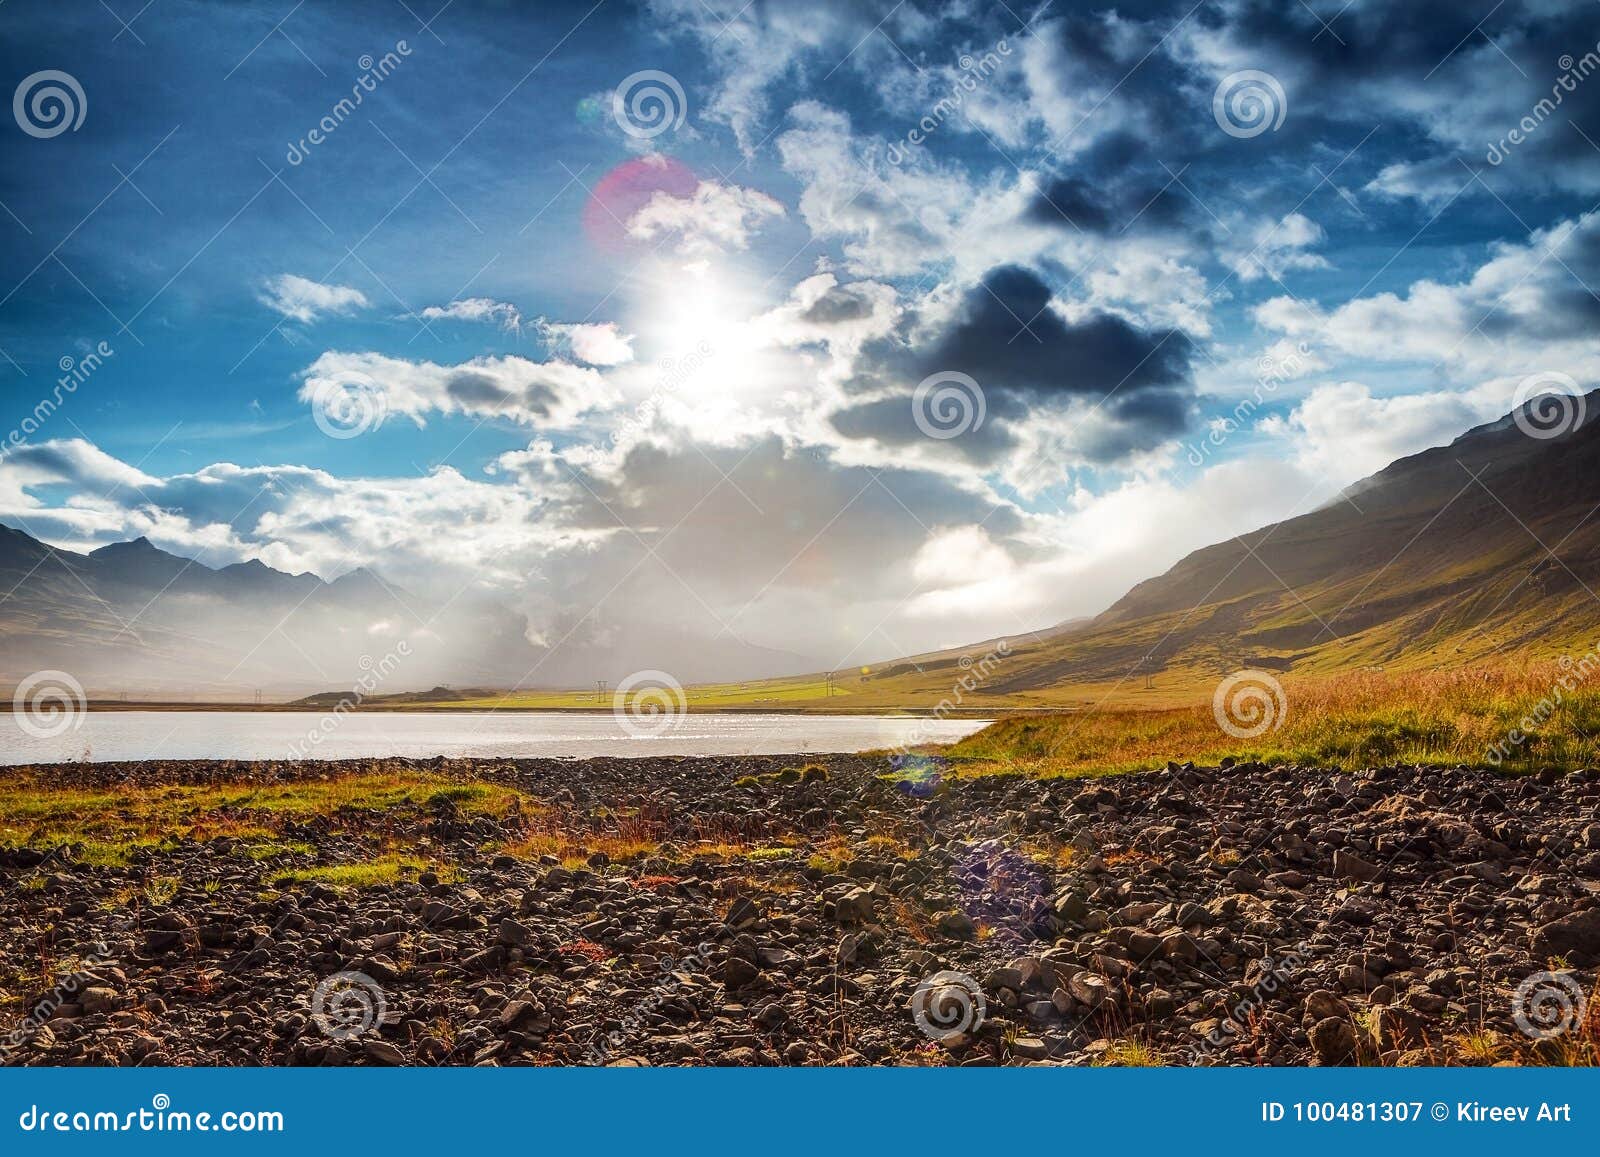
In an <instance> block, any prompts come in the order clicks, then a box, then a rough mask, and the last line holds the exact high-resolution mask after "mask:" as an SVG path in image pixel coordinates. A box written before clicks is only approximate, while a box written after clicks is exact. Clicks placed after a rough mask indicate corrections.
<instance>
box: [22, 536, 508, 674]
mask: <svg viewBox="0 0 1600 1157" xmlns="http://www.w3.org/2000/svg"><path fill="white" fill-rule="evenodd" d="M525 634H526V622H525V621H524V620H523V619H522V617H521V616H519V615H516V614H514V613H513V612H511V611H510V610H508V609H507V608H505V607H503V606H500V605H499V604H497V603H494V602H493V601H491V600H487V599H484V598H481V597H477V596H474V595H470V594H469V595H466V596H463V597H461V598H459V599H456V600H453V601H452V602H451V603H449V604H446V605H443V606H434V605H432V604H431V603H430V602H429V601H428V600H425V599H421V598H418V597H416V596H414V595H412V594H410V593H409V592H407V591H405V590H403V589H401V588H398V587H396V586H394V585H392V584H388V583H385V582H384V581H383V580H382V579H381V578H380V577H379V576H378V575H377V574H375V573H373V572H372V571H369V570H365V569H362V570H356V571H352V572H350V573H349V574H346V575H343V576H341V577H340V578H338V579H335V580H334V581H332V582H324V581H323V580H322V579H321V578H319V577H318V576H316V575H314V574H286V573H284V572H283V571H280V570H276V569H274V568H273V567H270V566H268V565H266V564H265V563H264V562H262V561H261V560H259V559H250V560H247V561H245V562H240V563H234V564H232V565H229V566H223V567H218V568H212V567H208V566H206V565H204V564H203V563H200V562H197V561H195V560H193V559H188V558H184V557H182V556H179V555H175V554H171V553H169V552H167V551H164V550H161V549H160V548H159V547H157V546H155V545H154V544H153V543H151V542H150V541H149V540H148V539H146V538H137V539H134V540H133V541H131V542H118V543H112V544H110V545H109V546H103V547H100V548H99V549H98V550H94V551H90V552H89V553H88V554H78V553H76V552H73V551H68V550H59V549H56V548H54V547H51V546H48V545H46V544H45V543H42V542H39V541H38V540H37V539H34V538H32V537H31V536H29V535H27V534H25V533H24V532H22V531H20V530H16V529H13V528H11V527H7V526H0V684H3V683H7V682H16V681H18V680H20V679H21V678H23V677H24V676H26V675H27V674H29V673H30V672H32V671H35V670H40V669H44V668H56V669H60V670H65V671H68V672H70V673H71V674H72V675H73V676H74V677H75V678H77V679H78V680H79V681H80V682H81V683H83V684H84V685H85V686H87V687H90V688H94V689H101V690H111V689H117V690H132V691H134V692H135V693H136V694H154V695H158V696H162V697H174V696H178V697H192V698H200V699H203V698H217V697H226V698H240V697H247V696H249V694H250V692H251V691H253V690H254V689H258V688H259V689H261V690H262V691H263V692H264V693H266V694H268V695H269V696H271V697H273V698H279V697H283V696H287V695H292V694H303V693H305V692H307V691H313V690H320V689H325V688H327V687H329V686H330V685H331V686H346V687H348V686H353V685H356V684H357V682H358V680H360V679H361V678H362V676H363V675H366V674H367V673H368V672H370V671H373V670H376V669H380V668H382V669H385V670H386V673H385V675H384V680H383V686H382V687H381V688H379V689H387V690H405V689H407V688H413V687H427V686H432V685H434V684H436V683H446V682H448V683H456V684H459V683H467V684H482V683H485V682H510V681H512V680H515V679H516V678H518V677H519V676H521V675H522V674H524V673H525V672H526V671H527V670H528V669H529V668H530V667H532V666H534V664H535V663H537V662H538V659H539V652H538V651H537V650H536V649H535V648H534V647H533V646H532V645H531V644H529V643H528V642H527V640H526V638H525ZM386 660H387V662H386Z"/></svg>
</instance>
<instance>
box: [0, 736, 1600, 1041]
mask: <svg viewBox="0 0 1600 1157" xmlns="http://www.w3.org/2000/svg"><path fill="white" fill-rule="evenodd" d="M796 762H797V761H796V760H794V759H750V758H739V759H715V758H705V759H678V760H675V759H643V760H593V761H587V762H563V761H554V760H527V761H443V760H438V761H432V762H430V763H418V764H406V763H405V762H404V761H388V762H386V764H385V766H388V767H395V766H404V767H412V768H420V769H426V770H427V772H428V773H429V774H430V775H438V776H442V777H445V778H447V779H449V780H451V781H460V782H470V781H483V780H487V781H492V782H494V783H495V784H500V785H508V786H510V787H513V788H515V789H516V791H517V792H518V793H520V795H519V797H518V799H519V802H518V803H517V804H516V805H515V806H513V807H512V808H510V809H509V810H508V811H506V812H505V813H504V814H498V815H495V814H481V813H473V812H471V811H469V810H464V809H462V808H460V807H459V806H457V804H456V803H454V802H453V801H452V799H451V798H450V797H449V796H448V794H447V793H446V794H441V795H440V796H439V797H438V798H436V799H434V800H432V801H431V802H430V806H428V807H426V808H423V809H421V810H416V809H413V810H411V811H397V812H396V813H395V814H392V815H384V814H381V813H380V814H376V815H374V814H365V815H361V816H353V815H349V814H344V813H342V812H341V813H340V814H336V815H331V816H325V817H317V818H315V819H313V820H310V821H307V822H303V823H297V824H295V825H294V826H293V828H292V830H290V831H287V832H286V833H285V834H286V836H292V837H293V849H294V850H288V851H285V852H284V853H283V855H282V856H277V857H271V858H267V859H255V858H251V857H249V856H246V855H241V854H240V848H239V845H238V841H234V840H230V839H229V838H227V837H218V838H211V839H207V840H204V841H201V840H197V839H194V838H182V839H177V840H172V841H168V842H167V843H165V844H163V845H161V846H159V847H153V848H141V849H137V850H136V851H135V853H134V854H133V856H132V858H131V860H130V861H129V862H128V863H127V864H126V865H125V866H92V865H90V864H86V863H84V862H83V860H82V858H81V857H78V856H75V855H74V853H73V849H72V848H71V847H67V848H65V849H60V848H58V849H56V850H55V851H52V852H50V853H48V854H45V853H42V852H41V851H39V850H37V849H34V848H29V847H28V846H27V845H26V842H24V843H23V845H22V846H20V847H18V846H12V847H10V848H9V849H0V996H9V998H10V1003H8V1004H5V1005H0V1058H3V1059H4V1060H5V1061H6V1062H7V1063H13V1064H117V1065H140V1064H142V1065H174V1064H220V1065H239V1064H305V1065H346V1064H388V1065H393V1064H428V1065H431V1064H459V1065H509V1064H595V1063H601V1064H645V1063H648V1064H658V1065H659V1064H691V1065H704V1064H717V1065H778V1064H793V1065H800V1064H983V1065H988V1064H1022V1063H1067V1064H1086V1063H1122V1064H1151V1063H1154V1064H1273V1065H1304V1064H1345V1063H1382V1064H1418V1063H1442V1064H1459V1063H1467V1064H1483V1063H1497V1062H1521V1063H1541V1062H1554V1063H1590V1062H1592V1061H1593V1060H1594V1059H1595V1056H1596V1039H1597V1035H1596V1031H1595V1021H1596V1019H1597V1018H1600V1012H1593V1013H1591V1014H1590V1016H1589V1018H1588V1022H1587V1023H1584V1022H1583V1019H1582V1017H1581V1015H1580V1012H1579V1010H1580V1009H1581V1007H1582V1004H1583V1001H1584V999H1585V998H1586V997H1587V996H1588V995H1590V994H1591V993H1592V992H1593V991H1594V988H1595V981H1596V972H1595V969H1596V966H1597V965H1600V822H1597V820H1600V815H1597V808H1600V773H1597V772H1592V771H1591V772H1578V773H1574V774H1571V775H1563V776H1557V775H1554V774H1546V775H1543V776H1540V777H1532V778H1522V779H1506V778H1501V777H1497V776H1495V775H1492V774H1489V773H1486V772H1480V771H1468V770H1449V769H1414V768H1379V769H1374V770H1369V771H1365V772H1360V773H1356V774H1349V775H1346V774H1336V773H1328V772H1324V771H1319V770H1315V769H1309V768H1283V767H1278V768H1268V767H1262V766H1252V765H1241V766H1234V767H1230V768H1227V769H1219V768H1193V767H1189V766H1186V765H1185V766H1177V765H1174V766H1171V767H1169V769H1168V770H1166V771H1162V772H1153V773H1150V774H1143V775H1132V776H1123V777H1116V778H1106V779H1076V780H1066V779H1056V780H1046V781H1029V780H1023V779H1020V778H1016V777H1004V776H996V777H989V778H984V779H955V778H950V777H947V776H944V775H943V774H942V771H941V768H940V767H939V765H938V764H937V762H925V763H922V764H920V765H919V766H917V767H914V768H911V769H909V770H908V771H906V772H905V773H904V774H903V775H902V777H901V778H900V779H899V780H891V779H887V778H885V777H884V776H885V773H886V772H887V771H888V767H887V765H886V764H885V763H884V762H883V761H881V760H871V759H867V758H864V757H832V758H827V759H823V760H820V761H819V764H820V766H821V770H818V769H815V768H813V769H812V770H809V771H804V772H802V771H800V770H798V769H795V767H794V765H795V764H796ZM372 766H373V765H372V764H371V762H364V763H363V764H361V765H360V768H362V769H370V768H371V767H372ZM786 769H787V770H786ZM355 770H357V768H356V766H355V765H337V764H321V765H314V764H232V765H224V764H215V763H195V764H149V765H144V764H140V765H113V764H102V765H82V764H80V765H66V766H60V767H54V768H48V769H33V772H32V774H35V775H40V776H42V777H44V779H45V780H47V781H48V782H50V783H59V784H60V785H62V786H70V787H74V788H80V789H81V788H85V787H89V788H102V787H103V788H105V789H106V790H107V791H108V792H113V793H114V792H116V791H119V790H126V789H127V787H128V786H129V785H130V784H131V785H135V786H144V787H150V786H159V785H165V784H172V785H177V784H205V783H210V782H223V781H226V782H239V781H248V782H251V783H276V782H280V781H283V780H293V779H296V778H304V777H308V776H324V777H326V776H333V775H340V774H346V773H352V772H354V771H355ZM9 774H15V773H14V772H0V779H3V777H4V776H5V775H9ZM107 806H116V805H115V803H110V804H108V805H107ZM551 817H557V818H559V820H560V822H561V823H563V824H566V825H568V827H569V828H570V829H572V831H571V832H570V833H569V834H571V835H572V836H573V838H574V839H577V840H578V841H579V842H580V843H582V842H583V840H584V839H585V838H586V837H592V839H593V841H594V842H595V843H596V844H597V846H598V845H599V844H600V843H602V842H603V838H606V839H612V843H611V844H610V846H612V847H613V848H617V847H619V846H621V845H619V844H618V843H617V842H616V840H615V838H614V837H615V836H616V835H618V834H619V833H622V832H623V828H624V826H626V833H625V834H626V835H627V836H628V837H629V840H630V841H631V845H630V846H632V845H637V846H634V848H633V850H632V851H631V852H630V853H628V854H626V855H619V856H617V857H616V858H615V859H613V858H612V857H611V856H610V855H608V854H607V853H605V852H596V853H594V854H593V855H592V857H591V858H590V859H589V860H588V861H587V862H585V861H583V860H577V861H574V860H573V858H572V857H571V856H567V857H565V858H564V862H563V859H562V858H558V857H557V856H554V855H546V856H543V857H539V856H528V855H518V854H516V853H515V850H514V849H516V848H517V847H519V846H521V845H519V840H521V839H522V838H523V837H525V835H526V833H527V832H528V831H529V830H530V829H532V828H535V827H537V826H538V825H539V824H540V823H545V824H548V823H549V822H551ZM373 825H379V826H382V827H383V837H384V839H385V840H386V841H388V842H389V846H392V845H393V843H394V842H395V841H399V842H400V843H402V844H404V845H406V846H408V847H413V848H415V849H417V850H418V851H419V854H421V855H423V856H424V857H425V858H426V860H427V861H428V862H429V863H434V864H437V865H438V868H437V869H436V870H427V871H422V872H419V873H413V874H411V875H408V876H404V877H403V878H399V879H395V880H391V881H389V882H384V883H378V884H374V885H370V886H365V887H360V886H338V887H333V886H328V885H327V884H324V883H318V882H314V881H313V882H305V881H301V882H290V883H285V882H284V872H285V868H286V865H287V866H290V867H292V866H294V865H296V864H299V865H301V866H305V865H310V864H330V863H343V862H351V861H354V860H356V859H358V858H359V857H360V856H362V855H366V854H370V850H371V843H370V838H371V836H372V833H373V830H374V827H373ZM585 846H587V845H585ZM1541 974H1546V975H1541ZM968 978H970V980H969V979H968ZM1530 978H1532V979H1530ZM1519 985H1520V986H1523V993H1522V995H1521V996H1520V997H1519V996H1518V995H1517V989H1518V987H1519ZM1541 1034H1542V1036H1543V1039H1541Z"/></svg>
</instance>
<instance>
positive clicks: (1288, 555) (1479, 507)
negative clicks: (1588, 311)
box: [965, 391, 1600, 696]
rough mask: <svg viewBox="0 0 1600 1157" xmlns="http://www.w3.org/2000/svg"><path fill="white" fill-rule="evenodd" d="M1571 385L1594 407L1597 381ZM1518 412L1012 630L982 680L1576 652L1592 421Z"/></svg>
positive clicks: (1599, 633)
mask: <svg viewBox="0 0 1600 1157" xmlns="http://www.w3.org/2000/svg"><path fill="white" fill-rule="evenodd" d="M1585 401H1586V406H1585V407H1584V412H1586V413H1587V414H1589V415H1597V414H1600V391H1597V392H1595V393H1593V394H1590V395H1589V396H1588V398H1587V399H1586V400H1585ZM1538 404H1539V400H1538V399H1535V400H1534V401H1533V402H1530V403H1529V407H1530V408H1531V407H1534V406H1537V405H1538ZM1528 413H1529V411H1527V410H1525V411H1523V412H1522V413H1519V414H1516V415H1512V414H1508V415H1506V416H1505V417H1503V418H1501V419H1499V420H1497V421H1494V422H1491V423H1488V424H1486V425H1483V426H1479V427H1477V428H1475V429H1472V430H1469V431H1468V432H1466V433H1465V434H1463V435H1461V436H1460V437H1459V438H1457V439H1456V440H1455V441H1453V442H1452V443H1450V444H1449V445H1448V446H1441V447H1436V448H1433V449H1430V450H1425V451H1423V452H1422V453H1420V454H1414V455H1412V456H1410V457H1407V458H1402V459H1399V460H1398V461H1396V462H1393V463H1391V464H1390V465H1389V466H1387V467H1385V468H1384V469H1383V470H1381V471H1379V472H1378V473H1377V474H1375V475H1373V476H1371V477H1370V478H1367V479H1365V480H1363V481H1361V482H1359V483H1357V484H1356V485H1354V486H1352V487H1349V488H1348V489H1347V490H1346V491H1345V492H1344V493H1343V494H1342V495H1341V496H1340V497H1339V498H1338V499H1336V500H1335V501H1333V502H1331V503H1329V504H1328V505H1326V506H1324V507H1322V508H1320V509H1318V510H1314V511H1312V512H1310V513H1307V514H1304V515H1301V516H1299V517H1297V518H1292V519H1288V520H1286V521H1284V522H1279V523H1274V524H1272V525H1270V526H1264V527H1262V528H1261V529H1259V530H1255V531H1252V532H1250V533H1248V534H1243V535H1240V536H1239V537H1237V538H1235V539H1231V540H1229V541H1227V542H1221V543H1217V544H1216V545H1214V546H1208V547H1205V548H1203V549H1201V550H1197V551H1195V552H1194V553H1192V554H1190V555H1188V556H1187V557H1185V558H1184V559H1182V560H1181V561H1180V562H1178V564H1177V565H1175V566H1174V567H1172V568H1171V569H1170V570H1168V571H1167V572H1166V573H1165V574H1162V575H1159V576H1157V577H1155V578H1151V579H1149V580H1147V581H1145V582H1141V583H1139V584H1138V585H1137V586H1135V587H1134V588H1133V589H1132V590H1130V591H1129V592H1128V593H1127V594H1126V595H1124V596H1123V597H1122V598H1121V599H1119V600H1118V601H1117V602H1116V603H1115V604H1113V605H1112V606H1111V607H1110V608H1109V609H1108V610H1106V611H1105V612H1104V613H1103V614H1100V615H1098V616H1096V617H1095V618H1094V619H1093V620H1091V621H1089V622H1088V623H1079V624H1074V625H1073V626H1072V629H1070V630H1068V631H1065V632H1064V633H1061V634H1058V635H1057V636H1056V637H1054V638H1052V639H1048V640H1044V641H1041V642H1037V643H1035V642H1031V641H1025V642H1021V643H1020V644H1019V645H1018V647H1017V650H1016V652H1015V654H1014V656H1013V657H1011V658H1009V659H1008V660H1007V661H1006V663H1005V664H1004V669H1003V671H1002V672H1001V673H1000V675H999V677H998V678H996V679H995V680H994V681H993V683H992V684H991V685H990V687H989V688H988V690H989V691H990V692H991V693H994V694H1011V695H1019V694H1020V695H1023V696H1026V695H1027V694H1029V693H1031V692H1038V691H1041V690H1043V689H1046V688H1053V687H1060V686H1061V685H1064V684H1071V685H1078V686H1083V687H1095V686H1101V687H1105V686H1114V685H1118V684H1121V685H1123V686H1127V685H1129V684H1133V685H1139V684H1143V683H1144V682H1145V681H1146V676H1149V677H1150V682H1151V683H1152V685H1153V686H1155V687H1159V686H1160V685H1162V684H1163V683H1165V684H1168V685H1171V684H1181V683H1183V682H1184V681H1185V680H1186V679H1193V680H1204V679H1210V680H1214V679H1215V678H1216V676H1217V674H1218V673H1221V672H1226V671H1232V670H1235V669H1237V668H1239V667H1242V666H1258V667H1266V668H1270V669H1276V670H1293V671H1313V672H1315V671H1324V670H1334V669H1342V668H1344V669H1347V668H1350V667H1356V666H1371V665H1382V666H1392V665H1398V666H1401V667H1431V666H1438V665H1457V664H1462V663H1466V662H1470V661H1474V660H1483V659H1489V658H1492V657H1494V656H1496V655H1502V654H1510V653H1536V654H1539V655H1542V656H1547V657H1548V656H1552V655H1561V654H1566V653H1571V654H1572V655H1573V656H1574V658H1576V657H1578V656H1580V655H1582V654H1584V653H1585V652H1587V651H1588V650H1590V649H1591V648H1592V647H1593V646H1594V645H1595V643H1596V640H1597V639H1600V597H1597V595H1596V592H1597V591H1600V519H1597V518H1596V517H1595V515H1596V513H1597V512H1600V420H1595V418H1593V417H1591V418H1590V419H1589V420H1586V421H1583V422H1582V423H1581V424H1580V425H1578V426H1576V427H1575V428H1574V429H1571V430H1568V431H1567V432H1565V433H1563V434H1561V435H1560V436H1558V437H1552V438H1541V437H1534V436H1531V435H1530V434H1528V433H1525V432H1524V431H1523V429H1522V428H1521V424H1519V422H1518V421H1517V418H1524V417H1525V415H1526V414H1528ZM1525 420H1526V424H1527V425H1528V426H1529V427H1530V428H1536V421H1535V420H1534V419H1532V418H1526V419H1525ZM965 650H966V651H969V652H970V651H972V650H973V648H966V649H965Z"/></svg>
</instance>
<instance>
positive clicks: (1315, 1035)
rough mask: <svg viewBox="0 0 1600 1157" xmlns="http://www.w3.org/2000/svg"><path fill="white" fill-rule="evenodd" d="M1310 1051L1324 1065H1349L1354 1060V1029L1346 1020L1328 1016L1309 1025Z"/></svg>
mask: <svg viewBox="0 0 1600 1157" xmlns="http://www.w3.org/2000/svg"><path fill="white" fill-rule="evenodd" d="M1309 1036H1310V1038H1311V1048H1312V1051H1313V1052H1315V1053H1316V1055H1317V1061H1318V1063H1320V1064H1324V1065H1350V1064H1354V1063H1355V1061H1356V1052H1357V1044H1356V1030H1355V1026H1354V1025H1352V1024H1351V1023H1350V1022H1349V1021H1348V1020H1345V1019H1343V1018H1342V1017H1336V1016H1330V1017H1328V1018H1326V1019H1324V1020H1319V1021H1317V1023H1316V1024H1314V1025H1312V1026H1311V1032H1310V1034H1309Z"/></svg>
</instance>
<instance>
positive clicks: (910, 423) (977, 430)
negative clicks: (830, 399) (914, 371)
mask: <svg viewBox="0 0 1600 1157" xmlns="http://www.w3.org/2000/svg"><path fill="white" fill-rule="evenodd" d="M1026 413H1027V411H1026V409H1025V408H1024V407H1021V406H1019V405H1017V404H1016V402H1015V400H1014V399H1001V400H1000V408H999V409H998V410H993V409H992V410H990V411H989V412H988V414H987V415H986V419H985V421H983V422H982V423H980V424H979V425H977V426H975V427H973V428H971V429H968V430H966V431H964V432H963V433H962V434H961V435H960V436H959V437H956V438H951V439H948V440H947V441H946V442H945V443H944V445H945V446H946V448H947V450H948V452H950V453H952V454H955V455H958V456H959V457H961V458H962V459H964V460H965V461H966V462H968V463H970V464H971V465H973V466H976V467H979V468H980V469H987V468H989V467H991V466H997V465H999V464H1000V463H1002V462H1004V461H1005V460H1006V458H1007V457H1008V456H1009V455H1010V454H1011V453H1012V452H1013V451H1014V450H1015V449H1016V448H1017V436H1016V434H1015V433H1013V431H1012V430H1011V427H1010V425H1009V423H1008V422H1006V421H1004V420H1002V419H1005V418H1013V419H1021V418H1024V417H1026ZM829 421H830V422H831V423H832V424H833V428H834V429H836V430H838V431H839V433H841V434H843V435H844V436H845V437H846V438H859V439H863V440H871V441H875V442H878V443H881V444H882V445H885V446H910V445H920V444H924V443H926V442H927V441H928V435H927V433H926V432H925V431H923V430H922V428H921V427H919V426H918V425H917V421H916V402H915V401H914V400H913V396H912V395H911V394H909V393H904V394H895V395H893V396H890V397H887V398H876V399H874V400H872V401H870V402H863V403H861V404H860V405H856V406H848V407H846V408H845V409H843V410H839V411H837V412H836V413H834V414H833V415H832V416H831V417H830V419H829Z"/></svg>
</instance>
